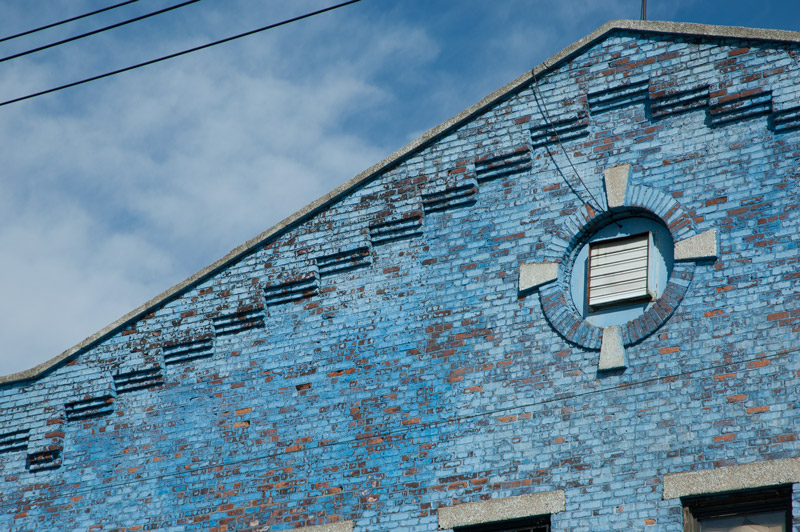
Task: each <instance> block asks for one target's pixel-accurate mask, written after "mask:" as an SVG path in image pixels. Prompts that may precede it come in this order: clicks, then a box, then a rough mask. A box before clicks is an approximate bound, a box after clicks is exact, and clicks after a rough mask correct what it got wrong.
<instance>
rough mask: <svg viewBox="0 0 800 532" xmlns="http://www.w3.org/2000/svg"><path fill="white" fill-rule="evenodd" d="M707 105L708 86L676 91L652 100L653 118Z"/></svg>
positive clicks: (685, 111)
mask: <svg viewBox="0 0 800 532" xmlns="http://www.w3.org/2000/svg"><path fill="white" fill-rule="evenodd" d="M706 107H708V87H697V88H694V89H689V90H685V91H679V92H674V93H672V94H666V95H663V96H659V97H657V98H653V99H652V100H651V101H650V109H651V111H652V113H653V118H664V117H667V116H670V115H678V114H681V113H687V112H689V111H693V110H695V109H703V108H706Z"/></svg>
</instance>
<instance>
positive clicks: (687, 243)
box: [675, 229, 719, 260]
mask: <svg viewBox="0 0 800 532" xmlns="http://www.w3.org/2000/svg"><path fill="white" fill-rule="evenodd" d="M718 256H719V241H718V239H717V230H716V229H709V230H708V231H703V232H702V233H700V234H699V235H694V236H690V237H689V238H686V239H684V240H681V241H680V242H675V260H700V259H713V258H716V257H718Z"/></svg>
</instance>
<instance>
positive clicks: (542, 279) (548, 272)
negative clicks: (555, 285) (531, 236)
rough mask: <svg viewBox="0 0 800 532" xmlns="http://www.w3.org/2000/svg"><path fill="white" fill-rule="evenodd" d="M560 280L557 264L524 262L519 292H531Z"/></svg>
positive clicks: (520, 271) (520, 275) (521, 269)
mask: <svg viewBox="0 0 800 532" xmlns="http://www.w3.org/2000/svg"><path fill="white" fill-rule="evenodd" d="M557 278H558V263H557V262H534V263H532V264H529V263H526V262H523V263H522V265H521V266H520V267H519V291H520V292H523V291H525V290H530V289H531V288H536V287H539V286H542V285H543V284H545V283H549V282H551V281H555V280H556V279H557Z"/></svg>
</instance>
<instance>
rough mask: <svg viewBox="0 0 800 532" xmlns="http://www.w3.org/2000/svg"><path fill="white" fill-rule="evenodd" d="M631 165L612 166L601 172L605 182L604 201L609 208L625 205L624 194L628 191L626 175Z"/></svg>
mask: <svg viewBox="0 0 800 532" xmlns="http://www.w3.org/2000/svg"><path fill="white" fill-rule="evenodd" d="M630 171H631V165H629V164H620V165H619V166H612V167H611V168H607V169H606V170H605V171H604V172H603V176H604V177H605V182H606V198H607V199H606V201H607V203H608V206H609V208H612V207H622V206H623V205H625V192H626V191H627V189H628V174H629V173H630Z"/></svg>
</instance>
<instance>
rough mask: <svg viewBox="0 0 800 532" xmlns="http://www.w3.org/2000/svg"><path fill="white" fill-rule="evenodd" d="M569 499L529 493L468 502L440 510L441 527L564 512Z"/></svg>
mask: <svg viewBox="0 0 800 532" xmlns="http://www.w3.org/2000/svg"><path fill="white" fill-rule="evenodd" d="M565 508H566V497H565V496H564V492H563V491H562V490H556V491H545V492H540V493H530V494H526V495H519V496H516V497H507V498H503V499H489V500H486V501H477V502H467V503H464V504H457V505H455V506H449V507H444V508H439V511H438V514H439V528H440V529H448V528H453V527H457V526H467V525H477V524H480V523H493V522H495V521H507V520H509V519H518V518H520V517H533V516H536V515H547V514H553V513H557V512H563V511H564V509H565Z"/></svg>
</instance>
